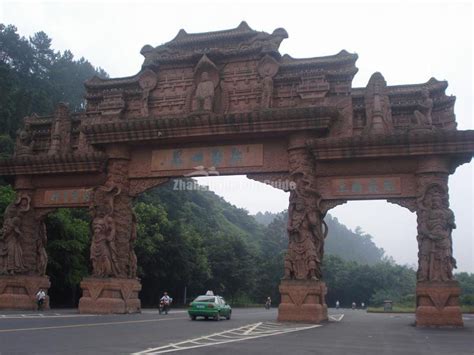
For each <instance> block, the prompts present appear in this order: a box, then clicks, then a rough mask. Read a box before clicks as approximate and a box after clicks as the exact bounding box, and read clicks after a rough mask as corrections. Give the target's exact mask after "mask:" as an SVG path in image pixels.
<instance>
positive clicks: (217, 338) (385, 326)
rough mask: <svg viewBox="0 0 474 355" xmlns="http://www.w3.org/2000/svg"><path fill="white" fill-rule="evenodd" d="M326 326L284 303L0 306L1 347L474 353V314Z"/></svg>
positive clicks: (355, 319)
mask: <svg viewBox="0 0 474 355" xmlns="http://www.w3.org/2000/svg"><path fill="white" fill-rule="evenodd" d="M329 313H330V318H331V320H330V321H329V322H326V323H323V324H322V325H320V326H313V325H307V324H288V323H283V324H281V323H277V322H276V316H277V310H276V309H271V310H269V311H266V310H265V309H263V307H262V308H261V309H260V308H259V309H255V308H254V309H234V310H233V314H232V319H231V320H224V319H222V320H220V321H219V322H217V321H213V320H207V321H206V320H199V319H198V320H197V321H191V320H189V318H188V316H187V314H186V313H185V312H184V311H183V310H172V311H171V312H170V313H169V314H168V315H158V312H157V311H156V310H143V313H142V314H135V315H110V316H104V315H79V314H77V313H76V312H75V311H74V310H52V311H47V312H43V313H35V312H7V311H0V354H1V355H5V354H162V353H171V354H173V353H182V354H208V353H209V352H212V353H217V354H271V355H276V354H285V355H286V354H351V355H352V354H364V355H365V354H377V355H378V354H404V355H408V354H469V355H473V354H474V315H465V316H464V323H465V327H464V328H462V329H418V328H415V327H414V326H413V322H414V316H413V315H412V314H370V313H366V312H365V311H362V310H348V309H340V310H335V309H331V310H330V312H329Z"/></svg>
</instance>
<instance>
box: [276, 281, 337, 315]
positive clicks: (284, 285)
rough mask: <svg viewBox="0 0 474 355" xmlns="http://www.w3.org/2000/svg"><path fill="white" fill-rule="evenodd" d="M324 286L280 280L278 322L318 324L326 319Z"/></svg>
mask: <svg viewBox="0 0 474 355" xmlns="http://www.w3.org/2000/svg"><path fill="white" fill-rule="evenodd" d="M326 293H327V288H326V284H325V283H324V282H322V281H313V280H282V281H281V284H280V294H281V303H280V306H279V307H278V321H280V322H305V323H320V322H322V321H325V320H327V319H328V306H327V305H326V301H325V296H326Z"/></svg>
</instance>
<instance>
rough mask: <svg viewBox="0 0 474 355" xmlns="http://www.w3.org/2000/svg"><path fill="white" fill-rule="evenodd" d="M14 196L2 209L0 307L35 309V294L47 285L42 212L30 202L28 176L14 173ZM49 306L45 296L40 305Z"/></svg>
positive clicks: (48, 283)
mask: <svg viewBox="0 0 474 355" xmlns="http://www.w3.org/2000/svg"><path fill="white" fill-rule="evenodd" d="M15 189H16V191H17V194H16V199H15V200H14V201H13V202H12V203H11V204H10V205H9V206H8V207H7V208H6V210H5V213H4V217H3V228H2V229H1V231H0V309H22V310H29V309H36V293H37V292H38V291H39V289H40V288H41V289H43V290H44V291H45V292H46V293H47V291H48V289H49V287H50V282H49V278H48V277H47V276H45V273H46V265H47V262H48V256H47V254H46V249H45V247H46V241H47V235H46V228H45V225H44V223H43V218H44V216H45V214H43V213H40V211H37V210H35V208H34V206H33V203H32V196H33V194H32V192H33V191H32V186H31V184H30V179H29V178H28V177H25V176H18V177H17V179H16V182H15ZM43 308H44V309H48V308H49V297H47V298H46V301H45V303H44V305H43Z"/></svg>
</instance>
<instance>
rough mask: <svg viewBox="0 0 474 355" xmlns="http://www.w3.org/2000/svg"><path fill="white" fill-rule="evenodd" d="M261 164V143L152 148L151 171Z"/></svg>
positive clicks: (254, 165)
mask: <svg viewBox="0 0 474 355" xmlns="http://www.w3.org/2000/svg"><path fill="white" fill-rule="evenodd" d="M258 166H263V144H245V145H225V146H214V147H204V148H180V149H162V150H154V151H153V153H152V161H151V170H152V171H176V170H192V169H196V168H199V167H202V168H203V169H210V168H214V169H211V170H212V171H215V172H216V173H217V172H218V170H219V168H236V167H237V168H240V167H258Z"/></svg>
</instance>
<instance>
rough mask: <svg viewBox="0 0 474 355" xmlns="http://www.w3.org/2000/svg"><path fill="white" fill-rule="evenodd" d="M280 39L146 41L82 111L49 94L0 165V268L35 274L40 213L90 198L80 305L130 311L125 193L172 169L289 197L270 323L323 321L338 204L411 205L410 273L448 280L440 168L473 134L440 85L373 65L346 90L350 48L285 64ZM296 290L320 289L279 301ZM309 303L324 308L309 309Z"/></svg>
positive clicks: (238, 36) (42, 257) (218, 36)
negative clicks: (241, 177)
mask: <svg viewBox="0 0 474 355" xmlns="http://www.w3.org/2000/svg"><path fill="white" fill-rule="evenodd" d="M287 37H288V34H287V33H286V31H285V30H284V29H282V28H278V29H276V30H275V31H273V32H272V33H265V32H259V31H255V30H253V29H251V28H250V27H249V26H248V25H247V23H245V22H242V23H241V24H240V25H239V26H238V27H237V28H234V29H230V30H224V31H217V32H210V33H198V34H189V33H187V32H186V31H184V30H181V31H180V32H179V33H178V35H177V36H176V37H175V38H174V39H172V40H171V41H170V42H167V43H165V44H163V45H160V46H157V47H152V46H150V45H146V46H144V47H143V48H142V50H141V54H142V55H143V56H144V63H143V65H142V67H141V69H140V71H139V72H138V73H137V74H136V75H132V76H129V77H123V78H107V79H103V78H98V77H94V78H92V79H90V80H88V81H87V82H86V83H85V87H86V100H87V107H86V111H85V112H81V113H72V112H70V110H69V108H68V106H67V105H66V104H60V105H58V107H57V109H56V110H55V112H54V113H53V114H52V115H51V116H45V117H38V116H37V115H36V114H32V115H31V116H29V117H25V119H24V125H23V127H22V128H21V129H20V130H19V131H18V132H17V140H16V146H15V154H14V156H13V157H12V158H8V159H1V160H0V175H1V176H4V177H5V178H6V179H7V180H9V181H10V182H11V183H12V184H14V187H15V190H16V191H17V193H18V199H17V200H16V201H15V202H13V203H12V204H11V205H10V206H9V207H8V208H7V211H6V213H5V217H4V225H3V228H2V233H1V234H0V275H1V274H8V275H13V276H15V277H16V276H17V275H24V276H26V275H28V276H43V275H44V274H45V267H46V264H47V254H46V251H45V245H46V242H47V235H46V231H45V228H44V223H43V220H44V218H45V216H47V214H48V213H50V212H52V211H54V210H55V209H56V208H59V207H69V208H71V207H89V209H90V211H91V215H92V226H91V227H92V228H91V230H92V235H91V264H92V276H93V277H94V278H93V279H87V280H85V281H84V283H83V290H84V297H83V298H82V299H81V307H80V310H81V312H94V313H95V312H100V311H101V310H103V311H105V312H128V311H129V309H134V310H137V309H139V301H138V298H137V297H138V296H136V297H135V296H133V297H132V299H131V301H127V302H129V303H130V302H131V303H132V304H133V305H134V306H129V305H126V304H125V303H126V302H125V301H124V300H123V299H122V298H123V297H124V296H123V293H122V290H129V286H126V287H125V286H122V285H125V284H127V282H129V284H130V285H135V286H133V287H132V286H130V287H132V288H134V287H135V289H138V288H139V283H138V282H137V281H136V271H137V260H136V255H135V252H134V243H135V240H136V237H137V235H136V218H135V216H134V214H133V210H132V198H134V197H135V196H137V195H138V194H140V193H142V192H144V191H146V190H147V189H150V188H153V187H155V186H159V185H160V184H163V183H164V182H166V181H169V179H173V178H180V177H183V176H198V175H232V174H246V175H248V176H249V178H251V179H255V180H257V181H262V182H264V183H267V184H272V186H274V187H276V188H279V189H282V190H286V191H290V201H289V208H288V210H289V221H288V240H289V243H288V253H287V255H286V257H285V279H286V280H285V281H284V282H283V283H282V290H283V291H282V292H286V293H284V294H285V296H284V297H285V299H286V301H285V302H286V303H285V302H284V303H283V304H282V308H281V312H280V313H281V317H283V318H282V319H285V318H286V319H288V320H289V319H290V318H291V319H293V320H301V321H303V320H308V321H311V322H317V321H320V320H322V319H325V314H326V313H325V311H324V300H323V295H322V294H323V292H322V291H321V289H322V288H321V287H319V286H314V285H318V284H320V285H321V284H322V283H321V278H322V274H321V263H322V260H323V257H324V242H325V238H326V236H327V235H328V231H327V226H326V225H325V223H324V217H325V215H326V213H327V211H328V210H329V209H331V208H333V207H335V206H337V205H340V204H343V203H345V202H347V201H349V200H361V199H364V200H369V199H387V201H388V202H391V203H395V204H398V205H400V206H402V207H404V208H407V209H409V210H410V211H411V212H415V213H417V217H418V229H417V240H418V246H419V270H418V281H419V282H424V281H430V282H431V281H437V282H441V283H443V282H446V285H451V283H450V282H452V279H453V269H454V268H455V265H456V261H455V259H454V256H453V253H452V245H453V240H452V230H453V229H454V228H455V227H456V226H455V223H454V214H453V213H452V211H451V210H450V208H449V193H448V177H449V175H450V174H452V173H454V172H455V170H456V168H457V167H458V166H459V165H461V164H464V163H467V162H469V161H470V160H471V158H472V156H473V154H474V131H458V130H457V124H456V120H455V115H454V103H455V97H453V96H448V95H446V93H445V91H446V88H447V85H448V84H447V82H445V81H438V80H436V79H434V78H431V79H429V80H428V81H427V82H425V83H419V84H410V85H397V86H391V85H388V84H387V82H386V81H385V79H384V77H383V75H382V74H381V73H378V72H377V73H374V74H373V75H372V76H371V78H370V80H369V82H368V83H367V85H366V87H363V88H354V87H352V79H353V77H354V75H355V74H356V73H357V70H358V69H357V67H356V66H355V64H356V61H357V55H356V54H351V53H348V52H346V51H345V50H342V51H340V52H339V53H337V54H335V55H331V56H325V57H317V58H303V59H297V58H292V57H291V56H289V55H287V54H285V55H282V54H281V53H280V52H279V46H280V43H281V42H282V41H283V40H284V39H285V38H287ZM414 234H415V231H414ZM127 280H128V281H127ZM291 282H295V283H291ZM127 285H128V284H127ZM137 285H138V286H137ZM298 285H299V286H298ZM301 285H306V286H305V287H306V288H307V289H308V290H311V293H308V294H311V295H320V296H318V297H320V299H319V298H318V301H315V300H313V298H314V297H316V296H314V297H313V296H311V297H309V296H308V298H307V302H309V303H308V305H306V304H303V305H296V303H294V302H293V301H290V300H291V297H290V296H289V295H290V294H292V295H294V297H296V296H295V295H296V293H295V292H296V291H295V292H293V291H292V292H290V291H291V290H292V288H295V290H296V289H298V290H301V289H302V287H303V286H301ZM123 287H125V289H123ZM298 287H299V288H298ZM318 287H319V288H318ZM303 288H304V287H303ZM448 288H449V287H448ZM97 290H100V292H105V293H104V297H103V298H104V299H103V300H102V296H101V295H102V294H101V293H100V294H99V295H97V292H98V291H97ZM289 290H290V291H289ZM315 290H316V291H315ZM317 290H319V291H317ZM89 292H92V293H89ZM298 292H300V291H298ZM304 292H306V291H301V292H300V293H304ZM318 292H319V293H318ZM430 292H431V291H430ZM433 292H434V291H433ZM453 292H454V291H453ZM125 293H126V294H127V292H125ZM111 295H113V296H111ZM321 295H322V296H321ZM99 296H100V297H99ZM282 297H283V295H282ZM127 299H128V298H127ZM2 302H3V301H2V300H1V299H0V307H2V305H3V303H2ZM8 302H10V303H11V302H14V301H12V300H11V299H10V300H9V301H8ZM121 302H122V303H124V305H122V303H121ZM134 302H135V303H134ZM137 302H138V303H137ZM305 302H306V301H305ZM318 302H319V303H318ZM18 305H20V303H19V304H18ZM103 305H104V306H103ZM137 305H138V308H137V307H136V306H137ZM318 305H319V306H318ZM102 306H103V307H102ZM303 306H304V307H303ZM19 307H20V306H19ZM308 307H310V308H311V307H313V308H315V309H321V311H318V312H319V313H318V312H316V313H314V312H313V313H311V315H309V316H308V315H306V313H305V312H303V311H302V309H306V308H308ZM289 310H291V311H289ZM291 312H294V314H293V316H292V315H291ZM430 312H431V313H430V314H435V313H433V312H434V311H430ZM443 312H444V313H446V311H443ZM438 313H439V312H438ZM444 313H443V314H444ZM314 314H316V315H314ZM420 314H422V313H420ZM456 317H457V316H456ZM423 319H424V320H423ZM453 319H454V318H453ZM422 321H423V322H424V324H425V325H428V324H430V322H431V323H433V325H442V323H443V322H444V323H446V324H451V323H452V322H453V321H452V318H449V317H439V318H437V319H435V318H433V317H431V318H430V317H425V318H422V320H420V322H422Z"/></svg>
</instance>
